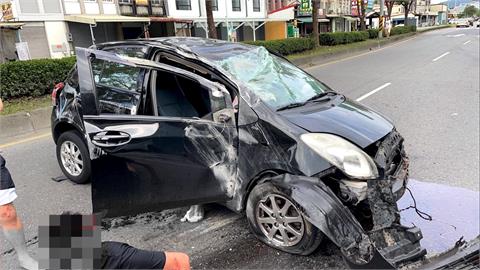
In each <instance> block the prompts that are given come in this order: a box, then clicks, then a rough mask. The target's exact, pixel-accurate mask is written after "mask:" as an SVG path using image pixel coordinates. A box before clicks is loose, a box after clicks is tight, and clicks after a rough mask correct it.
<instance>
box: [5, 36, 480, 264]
mask: <svg viewBox="0 0 480 270" xmlns="http://www.w3.org/2000/svg"><path fill="white" fill-rule="evenodd" d="M479 46H480V45H479V30H478V29H444V30H437V31H432V32H428V33H425V34H422V35H418V36H415V37H414V38H412V39H411V40H408V41H403V42H401V43H397V44H395V45H392V46H390V47H387V48H384V49H381V50H378V51H373V52H371V53H366V54H362V55H359V56H356V57H350V58H348V59H344V60H341V61H336V62H331V63H328V64H325V65H322V66H317V67H312V68H309V69H308V71H309V72H310V73H311V74H313V75H314V76H316V77H318V78H319V79H320V80H322V81H324V82H326V83H327V84H328V85H330V86H331V87H333V88H334V89H335V90H337V91H339V92H341V93H343V94H345V95H347V96H348V97H350V98H352V99H358V98H362V101H361V102H362V103H364V104H366V105H368V106H370V107H372V108H374V109H376V110H377V111H379V112H381V113H382V114H384V115H386V116H388V117H389V118H391V119H392V120H393V121H394V122H395V124H396V126H397V129H398V130H399V131H400V132H401V133H402V134H403V136H404V137H405V140H406V146H407V151H408V153H409V155H410V158H411V163H410V164H411V177H412V178H415V179H417V180H420V181H429V182H435V183H440V184H445V185H451V186H458V187H464V188H468V189H471V190H474V191H478V190H479V88H480V83H479V75H478V74H479V73H480V70H479V63H480V59H479V48H480V47H479ZM36 135H38V134H36ZM16 139H18V140H20V141H17V142H19V143H14V144H8V145H5V144H4V143H3V147H2V146H0V147H2V151H3V152H2V155H4V156H5V158H6V160H7V166H8V168H9V169H10V171H11V173H12V175H13V177H14V180H15V184H16V186H17V192H18V194H19V198H18V199H17V200H16V201H15V205H16V206H17V209H18V212H19V213H20V215H21V217H22V219H23V221H24V224H25V230H26V238H27V240H31V245H30V247H29V249H30V250H31V251H32V253H33V254H36V247H37V245H36V244H35V242H36V236H37V228H38V224H39V221H40V220H41V219H44V218H45V217H46V216H47V215H48V214H60V213H62V212H63V211H66V210H68V211H76V212H81V213H89V212H90V211H91V206H90V187H89V186H88V185H74V184H72V183H70V182H69V181H63V182H58V183H57V182H54V181H52V180H51V178H52V177H56V176H59V175H61V171H60V169H59V168H58V165H57V161H56V158H55V153H54V149H55V148H54V144H53V142H52V140H51V138H50V137H49V136H48V135H43V134H40V136H37V137H36V138H35V139H33V140H30V139H26V140H24V138H23V137H22V138H16ZM0 145H2V142H0ZM184 211H185V209H174V210H168V211H164V212H161V213H155V214H149V215H142V216H140V217H136V218H129V219H117V220H115V222H114V223H113V224H111V226H110V228H109V229H108V230H105V231H103V234H102V237H103V239H104V240H116V241H123V242H127V243H129V244H131V245H134V246H137V247H140V248H146V249H167V250H178V251H184V252H186V253H188V254H190V255H191V260H192V266H193V267H195V268H289V269H295V268H297V269H304V268H332V267H344V265H343V263H342V261H341V258H340V256H339V255H338V251H337V249H336V248H335V247H334V246H333V244H331V243H330V242H328V241H326V242H325V243H323V244H322V245H321V248H320V249H319V250H318V251H316V252H315V253H314V254H313V255H311V256H308V257H302V256H293V255H288V254H284V253H281V252H278V251H276V250H273V249H271V248H268V247H266V246H264V245H263V244H260V243H259V242H258V241H256V240H255V239H254V237H253V235H252V234H250V232H249V230H248V225H247V223H246V220H245V218H244V217H243V216H238V215H235V214H233V213H231V212H229V211H228V210H226V209H225V208H223V207H221V206H218V205H210V206H209V207H208V208H207V213H206V215H207V219H206V220H204V221H202V222H200V223H198V224H188V223H181V222H180V218H181V217H182V215H183V213H184ZM10 248H11V247H10V246H9V245H8V244H7V243H6V241H5V240H4V238H3V234H0V269H15V268H16V267H17V264H16V261H15V260H14V254H13V253H11V252H9V250H10Z"/></svg>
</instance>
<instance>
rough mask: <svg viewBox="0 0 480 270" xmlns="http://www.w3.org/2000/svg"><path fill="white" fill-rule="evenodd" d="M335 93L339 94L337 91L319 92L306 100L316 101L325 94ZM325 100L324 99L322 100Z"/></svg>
mask: <svg viewBox="0 0 480 270" xmlns="http://www.w3.org/2000/svg"><path fill="white" fill-rule="evenodd" d="M334 95H337V93H335V92H332V91H327V92H323V93H318V94H316V95H314V96H313V97H311V98H309V99H307V100H306V101H305V102H311V101H316V100H318V99H321V98H323V97H325V96H334ZM322 101H323V100H322Z"/></svg>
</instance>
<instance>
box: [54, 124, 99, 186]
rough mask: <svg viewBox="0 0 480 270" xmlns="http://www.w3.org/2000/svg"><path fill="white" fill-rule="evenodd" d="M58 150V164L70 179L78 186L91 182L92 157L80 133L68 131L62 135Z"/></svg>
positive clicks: (58, 142)
mask: <svg viewBox="0 0 480 270" xmlns="http://www.w3.org/2000/svg"><path fill="white" fill-rule="evenodd" d="M56 150H57V160H58V164H59V165H60V168H61V169H62V172H63V174H65V176H66V177H67V178H68V179H70V180H71V181H72V182H74V183H77V184H84V183H87V182H88V181H89V180H90V173H91V164H90V156H89V154H88V149H87V147H86V145H85V143H84V142H83V140H82V138H81V137H80V135H79V133H78V132H76V131H67V132H65V133H63V134H62V135H60V137H59V138H58V141H57V149H56Z"/></svg>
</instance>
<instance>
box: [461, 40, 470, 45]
mask: <svg viewBox="0 0 480 270" xmlns="http://www.w3.org/2000/svg"><path fill="white" fill-rule="evenodd" d="M470 42H472V41H471V40H467V41H465V42H464V43H463V45H467V44H468V43H470Z"/></svg>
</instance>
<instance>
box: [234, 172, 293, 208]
mask: <svg viewBox="0 0 480 270" xmlns="http://www.w3.org/2000/svg"><path fill="white" fill-rule="evenodd" d="M286 173H289V172H288V171H284V170H280V169H269V170H264V171H261V172H259V173H258V174H257V175H255V176H254V177H253V178H252V180H250V182H249V183H248V185H247V187H246V189H245V194H244V195H243V198H242V208H243V210H245V209H246V207H247V201H248V196H249V195H250V192H251V191H252V190H253V188H254V187H255V186H256V185H258V184H261V183H264V182H265V181H268V179H269V178H271V177H275V176H278V175H282V174H286Z"/></svg>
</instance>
